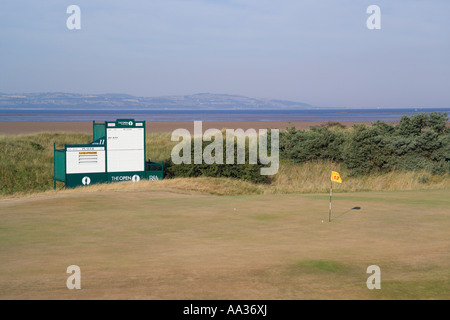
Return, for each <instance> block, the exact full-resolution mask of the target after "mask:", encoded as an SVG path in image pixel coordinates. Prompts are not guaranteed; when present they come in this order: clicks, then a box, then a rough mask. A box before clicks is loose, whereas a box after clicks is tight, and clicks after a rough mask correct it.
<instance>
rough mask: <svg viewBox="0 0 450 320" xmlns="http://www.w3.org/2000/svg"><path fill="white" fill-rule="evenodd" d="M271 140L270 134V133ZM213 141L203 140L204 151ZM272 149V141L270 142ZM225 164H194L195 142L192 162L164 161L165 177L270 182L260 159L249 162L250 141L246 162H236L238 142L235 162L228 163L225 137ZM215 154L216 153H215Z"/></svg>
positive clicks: (192, 145) (235, 147)
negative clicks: (262, 169)
mask: <svg viewBox="0 0 450 320" xmlns="http://www.w3.org/2000/svg"><path fill="white" fill-rule="evenodd" d="M268 141H270V135H268ZM209 143H211V142H203V147H202V152H203V150H204V149H205V147H206V146H207V145H209ZM268 144H269V146H268V149H269V150H270V143H268ZM223 145H224V152H223V164H216V163H213V164H206V163H202V164H194V143H193V142H192V144H191V164H183V163H182V164H174V163H173V161H172V159H167V160H166V161H164V177H165V178H178V177H184V178H186V177H201V176H202V177H225V178H235V179H241V180H245V181H249V182H254V183H268V182H269V179H270V178H269V176H266V175H261V168H263V167H264V165H263V164H261V163H260V162H259V160H258V162H257V163H256V164H249V149H248V143H246V148H245V159H246V163H245V164H236V162H237V161H236V159H237V144H235V146H234V159H235V164H226V152H225V146H226V140H225V139H224V142H223ZM213 155H214V154H213Z"/></svg>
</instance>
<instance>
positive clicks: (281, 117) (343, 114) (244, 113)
mask: <svg viewBox="0 0 450 320" xmlns="http://www.w3.org/2000/svg"><path fill="white" fill-rule="evenodd" d="M434 111H437V112H447V113H449V114H450V108H440V109H321V110H226V111H225V110H208V111H194V110H17V109H16V110H11V109H0V121H92V120H97V121H104V120H106V121H112V120H115V119H119V118H134V119H139V120H146V121H195V120H199V121H311V122H324V121H325V122H326V121H338V122H359V121H376V120H381V121H386V122H392V121H398V120H399V119H400V118H401V117H402V115H408V116H410V115H413V114H418V113H422V112H434Z"/></svg>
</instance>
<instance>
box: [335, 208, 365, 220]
mask: <svg viewBox="0 0 450 320" xmlns="http://www.w3.org/2000/svg"><path fill="white" fill-rule="evenodd" d="M360 209H361V207H353V208H351V209H349V210H347V211H345V212H344V213H341V214H340V215H338V216H336V217H334V218H332V219H331V221H333V220H336V219H339V218H341V217H342V216H344V215H346V214H347V213H349V212H351V211H352V210H360Z"/></svg>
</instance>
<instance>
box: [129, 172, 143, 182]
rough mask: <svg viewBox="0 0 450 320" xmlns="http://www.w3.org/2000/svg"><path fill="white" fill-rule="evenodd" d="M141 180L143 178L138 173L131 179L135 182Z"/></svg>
mask: <svg viewBox="0 0 450 320" xmlns="http://www.w3.org/2000/svg"><path fill="white" fill-rule="evenodd" d="M139 180H141V178H140V177H139V176H138V175H137V174H135V175H134V176H133V177H132V178H131V181H133V182H138V181H139Z"/></svg>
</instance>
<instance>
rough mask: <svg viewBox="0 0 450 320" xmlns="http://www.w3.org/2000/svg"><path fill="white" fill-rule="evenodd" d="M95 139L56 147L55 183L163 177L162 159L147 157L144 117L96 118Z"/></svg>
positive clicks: (68, 183)
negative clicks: (151, 159) (138, 119)
mask: <svg viewBox="0 0 450 320" xmlns="http://www.w3.org/2000/svg"><path fill="white" fill-rule="evenodd" d="M93 137H94V141H93V142H91V143H89V144H85V145H82V144H73V145H65V146H64V149H55V148H54V168H55V171H54V180H55V182H54V184H55V186H56V181H62V182H64V183H65V186H66V187H67V188H73V187H77V186H83V185H90V184H94V183H104V182H117V181H133V182H137V181H140V180H142V179H149V180H160V179H163V166H164V164H163V163H158V162H151V161H146V160H145V154H146V148H145V147H146V141H145V140H146V139H145V138H146V136H145V121H135V120H134V119H118V120H116V121H105V122H100V123H99V122H95V121H94V122H93Z"/></svg>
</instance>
